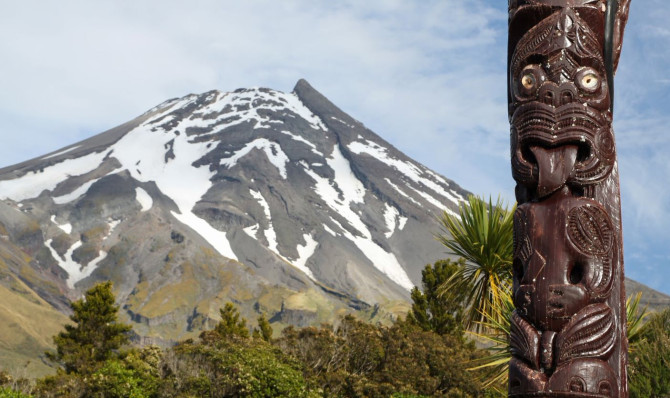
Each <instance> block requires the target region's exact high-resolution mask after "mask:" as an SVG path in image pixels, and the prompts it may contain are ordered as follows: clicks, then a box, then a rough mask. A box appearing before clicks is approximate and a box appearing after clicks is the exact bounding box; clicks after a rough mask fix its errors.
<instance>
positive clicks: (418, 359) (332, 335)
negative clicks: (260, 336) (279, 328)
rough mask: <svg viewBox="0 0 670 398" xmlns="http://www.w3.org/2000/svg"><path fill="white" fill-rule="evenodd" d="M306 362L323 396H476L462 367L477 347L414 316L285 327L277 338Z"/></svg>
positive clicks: (473, 382) (474, 385)
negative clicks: (417, 321) (372, 322)
mask: <svg viewBox="0 0 670 398" xmlns="http://www.w3.org/2000/svg"><path fill="white" fill-rule="evenodd" d="M277 343H278V345H279V347H281V348H282V350H283V351H285V352H287V353H289V354H290V355H292V356H295V357H296V358H297V359H298V360H300V362H302V363H303V364H304V365H305V375H306V377H308V378H309V379H310V380H313V381H314V383H315V384H316V385H319V386H321V387H322V388H323V390H324V394H325V395H326V396H345V397H388V396H393V394H396V395H395V396H399V397H400V396H406V397H416V396H438V397H441V396H444V397H448V396H459V397H461V396H463V397H467V396H475V395H477V393H478V388H479V384H478V383H477V381H476V380H473V378H472V377H471V375H470V374H468V372H467V371H466V367H467V363H468V362H469V361H471V360H472V359H474V358H475V357H476V356H477V355H478V350H476V349H475V348H474V346H473V345H472V344H470V343H466V342H465V341H464V340H463V339H462V337H461V336H460V335H457V334H445V335H438V334H437V333H435V332H433V331H431V330H428V331H426V330H423V329H422V328H420V327H419V326H418V325H416V324H415V323H413V322H406V321H398V322H396V324H395V325H393V326H391V327H385V326H381V325H370V324H368V323H365V322H361V321H359V320H357V319H356V318H354V317H352V316H346V317H344V318H343V319H342V320H341V324H340V326H339V327H338V328H337V329H336V330H333V328H332V327H330V326H329V325H323V326H322V327H321V328H315V327H308V328H302V329H295V328H291V327H289V328H287V329H285V330H284V331H283V333H282V337H281V338H280V339H278V341H277Z"/></svg>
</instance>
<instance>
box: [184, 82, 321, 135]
mask: <svg viewBox="0 0 670 398" xmlns="http://www.w3.org/2000/svg"><path fill="white" fill-rule="evenodd" d="M216 93H217V94H216V100H214V101H213V102H211V103H210V104H208V105H206V106H204V107H203V108H202V109H199V110H198V111H197V112H194V113H193V115H192V116H191V117H190V118H189V119H188V120H186V121H184V123H183V124H182V125H181V127H182V128H189V127H198V128H212V131H211V132H210V133H208V134H216V133H219V132H221V131H223V130H225V129H227V128H229V127H232V126H235V125H239V124H242V123H246V122H252V123H253V125H254V128H255V129H259V128H271V127H272V124H281V123H283V122H282V121H281V120H276V119H272V118H270V117H269V116H267V112H259V111H283V112H284V113H285V115H286V116H290V117H295V116H294V115H298V117H301V118H303V119H304V120H305V121H307V123H309V124H310V126H311V127H312V128H314V129H316V130H324V131H325V130H326V126H325V125H324V124H323V122H322V121H321V119H319V117H318V116H316V115H314V114H313V113H312V112H311V111H310V110H309V108H307V107H306V106H305V105H304V104H303V103H302V102H301V101H300V99H299V98H298V96H297V95H295V94H293V93H289V94H286V93H282V92H279V91H274V90H268V89H260V88H251V89H247V90H239V91H235V92H232V93H221V92H216ZM208 99H213V98H208ZM182 106H183V105H182ZM233 109H234V110H235V111H231V110H233ZM208 134H206V135H208Z"/></svg>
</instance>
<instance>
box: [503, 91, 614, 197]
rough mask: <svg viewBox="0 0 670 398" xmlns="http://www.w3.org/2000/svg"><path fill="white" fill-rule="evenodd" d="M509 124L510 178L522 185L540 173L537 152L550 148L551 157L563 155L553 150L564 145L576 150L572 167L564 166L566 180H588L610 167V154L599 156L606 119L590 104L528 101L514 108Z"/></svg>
mask: <svg viewBox="0 0 670 398" xmlns="http://www.w3.org/2000/svg"><path fill="white" fill-rule="evenodd" d="M511 125H512V130H513V137H512V138H513V140H512V148H513V151H514V152H513V154H512V155H513V159H512V164H513V173H514V178H515V179H516V180H517V181H519V182H522V183H523V184H525V185H530V186H535V185H536V184H537V181H538V177H539V176H540V174H542V173H541V170H540V169H539V167H540V163H543V162H540V161H539V160H540V159H537V156H538V153H539V152H544V153H543V155H542V156H545V155H546V154H547V153H551V152H554V154H553V155H551V156H552V157H555V158H559V157H560V158H564V157H565V155H561V156H559V155H558V154H556V151H557V150H558V149H559V148H562V147H567V146H571V147H574V148H576V151H577V152H576V157H575V160H574V163H573V167H572V166H571V167H572V169H571V170H565V172H567V173H568V174H569V175H567V174H566V175H565V177H566V178H568V179H569V180H570V181H574V182H578V183H579V184H584V183H592V182H591V181H594V182H595V181H596V180H599V179H601V178H604V176H605V175H606V174H607V173H608V172H609V170H610V169H611V164H612V163H613V156H612V155H607V154H606V155H605V157H606V158H607V159H601V157H602V156H603V153H602V152H603V148H602V147H604V146H603V145H602V138H601V137H603V136H606V134H602V132H606V133H609V131H610V125H609V121H608V120H606V119H605V118H604V117H603V115H602V114H601V113H600V112H598V111H597V110H594V109H593V108H590V107H588V106H584V105H579V104H576V103H571V104H566V105H563V106H561V107H558V108H554V107H552V106H549V105H546V104H543V103H541V102H531V103H527V104H523V105H521V106H519V107H518V108H517V109H516V110H515V112H514V114H513V115H512V120H511ZM538 148H540V149H541V150H538ZM571 157H572V155H570V158H571ZM610 158H611V159H610ZM549 162H550V163H551V162H554V160H553V159H550V160H549ZM545 163H546V162H545ZM552 164H553V163H552Z"/></svg>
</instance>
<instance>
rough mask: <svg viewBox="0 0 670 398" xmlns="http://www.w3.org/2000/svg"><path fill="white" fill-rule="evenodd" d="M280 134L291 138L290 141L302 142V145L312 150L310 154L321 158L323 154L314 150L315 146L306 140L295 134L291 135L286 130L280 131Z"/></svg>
mask: <svg viewBox="0 0 670 398" xmlns="http://www.w3.org/2000/svg"><path fill="white" fill-rule="evenodd" d="M280 133H282V134H285V135H288V136H289V137H291V138H292V139H294V140H296V141H298V142H302V143H303V144H305V145H307V146H308V147H310V148H311V149H312V152H314V153H315V154H317V155H319V156H323V154H322V153H321V152H319V151H318V150H317V149H316V145H314V144H312V143H311V142H309V141H307V140H306V139H304V138H302V137H301V136H299V135H295V134H293V133H291V132H290V131H286V130H281V131H280Z"/></svg>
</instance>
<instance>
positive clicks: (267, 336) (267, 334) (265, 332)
mask: <svg viewBox="0 0 670 398" xmlns="http://www.w3.org/2000/svg"><path fill="white" fill-rule="evenodd" d="M272 332H273V330H272V326H270V322H268V319H267V318H266V317H265V314H261V315H260V316H259V317H258V328H256V329H254V338H260V339H263V340H265V341H267V342H270V341H272Z"/></svg>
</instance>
